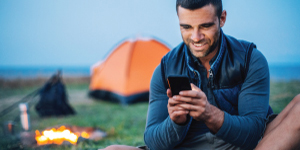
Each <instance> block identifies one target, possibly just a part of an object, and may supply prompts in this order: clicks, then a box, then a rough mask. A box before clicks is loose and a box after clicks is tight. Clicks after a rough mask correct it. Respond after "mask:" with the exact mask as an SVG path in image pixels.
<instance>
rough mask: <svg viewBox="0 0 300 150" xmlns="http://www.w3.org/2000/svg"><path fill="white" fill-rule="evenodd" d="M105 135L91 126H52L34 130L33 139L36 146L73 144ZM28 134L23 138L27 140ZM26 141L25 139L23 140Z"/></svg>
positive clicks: (99, 138)
mask: <svg viewBox="0 0 300 150" xmlns="http://www.w3.org/2000/svg"><path fill="white" fill-rule="evenodd" d="M105 136H106V133H105V132H103V131H101V130H99V129H95V128H92V127H78V126H60V127H53V128H49V129H46V130H43V131H39V130H36V131H35V141H36V143H37V145H38V146H41V145H48V144H57V145H62V144H73V145H76V144H77V143H78V142H80V141H83V140H86V139H89V140H101V139H102V138H103V137H105ZM28 137H29V136H28V135H27V136H26V135H25V136H24V137H23V139H24V140H26V139H27V140H28ZM25 142H26V141H25Z"/></svg>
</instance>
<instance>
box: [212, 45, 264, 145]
mask: <svg viewBox="0 0 300 150" xmlns="http://www.w3.org/2000/svg"><path fill="white" fill-rule="evenodd" d="M269 91H270V76H269V68H268V63H267V61H266V59H265V57H264V56H263V54H262V53H261V52H259V51H258V50H257V49H253V52H252V55H251V60H250V63H249V70H248V74H247V77H246V79H245V82H244V83H243V85H242V87H241V91H240V94H239V97H238V113H239V115H238V116H233V115H230V114H228V113H226V112H225V114H224V123H223V125H222V127H221V128H220V130H219V131H218V132H217V133H216V135H217V136H218V137H220V138H222V139H223V140H224V141H226V142H228V143H232V144H234V145H237V146H240V147H241V148H243V149H254V148H255V147H256V145H257V143H258V141H259V139H260V138H261V136H262V134H263V132H264V129H265V121H266V116H267V112H268V108H269Z"/></svg>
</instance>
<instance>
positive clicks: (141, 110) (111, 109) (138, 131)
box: [0, 80, 300, 149]
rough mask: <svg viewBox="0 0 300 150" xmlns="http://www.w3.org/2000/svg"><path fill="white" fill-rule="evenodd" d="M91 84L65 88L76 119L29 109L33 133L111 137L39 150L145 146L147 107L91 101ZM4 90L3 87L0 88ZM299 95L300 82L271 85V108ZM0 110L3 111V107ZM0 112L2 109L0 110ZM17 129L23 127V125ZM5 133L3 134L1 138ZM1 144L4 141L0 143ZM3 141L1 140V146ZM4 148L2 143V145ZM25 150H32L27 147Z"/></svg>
mask: <svg viewBox="0 0 300 150" xmlns="http://www.w3.org/2000/svg"><path fill="white" fill-rule="evenodd" d="M88 83H89V82H88V80H85V81H82V82H75V83H74V82H68V83H67V84H66V85H67V86H66V88H67V92H68V95H69V103H70V105H71V106H72V107H73V108H74V109H75V111H76V112H77V114H76V115H73V116H66V117H48V118H40V117H39V116H38V114H37V113H36V111H35V110H34V107H32V108H31V109H30V117H31V127H32V129H33V130H32V132H33V131H34V130H43V129H45V128H47V127H51V126H57V125H76V126H85V127H86V126H89V127H90V126H92V127H97V128H100V129H102V130H104V131H106V132H107V133H108V136H107V137H106V138H104V139H102V140H100V141H90V140H89V141H83V142H80V143H79V144H78V145H76V146H73V145H71V146H57V145H48V146H44V147H39V148H36V149H98V148H104V147H106V146H108V145H112V144H124V145H131V146H139V145H144V141H143V132H144V129H145V123H146V115H147V108H148V103H139V104H134V105H128V106H121V105H119V104H115V103H108V102H104V101H96V100H93V99H90V98H88V96H87V92H88ZM0 87H1V86H0ZM37 87H38V86H37V85H35V86H30V87H26V86H24V87H21V88H6V89H5V90H9V91H10V92H9V93H6V92H3V91H1V90H3V88H0V93H1V94H4V95H3V96H2V97H0V105H1V104H2V103H4V101H5V100H8V99H9V98H10V97H13V96H16V95H20V96H19V97H16V98H21V97H22V96H25V95H26V94H28V93H30V92H29V91H33V90H34V89H35V88H37ZM299 91H300V81H290V82H271V93H270V105H271V107H272V108H273V110H274V111H275V112H276V113H279V112H280V111H281V110H282V109H283V108H284V107H285V106H286V105H287V104H288V103H289V102H290V100H292V98H293V97H294V96H295V95H296V94H298V93H299ZM0 108H1V107H0ZM0 111H1V109H0ZM16 115H19V112H18V110H16V111H15V112H12V114H10V115H7V116H5V117H3V118H0V122H1V124H3V122H4V121H6V120H11V118H14V117H15V116H16ZM17 127H20V125H19V126H18V125H17ZM1 133H2V132H0V134H1ZM0 141H1V139H0ZM3 141H4V140H2V143H5V142H3ZM0 145H1V142H0ZM7 146H10V148H20V147H19V146H20V145H18V143H17V142H15V141H14V139H8V140H6V145H3V144H2V147H1V146H0V149H5V148H8V147H7ZM26 149H32V147H29V148H28V147H27V148H26Z"/></svg>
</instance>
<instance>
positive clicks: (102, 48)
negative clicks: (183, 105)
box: [0, 0, 300, 67]
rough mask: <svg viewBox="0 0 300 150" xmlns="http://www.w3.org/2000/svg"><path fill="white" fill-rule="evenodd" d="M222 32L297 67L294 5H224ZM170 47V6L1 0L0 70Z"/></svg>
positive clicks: (113, 0)
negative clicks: (128, 48)
mask: <svg viewBox="0 0 300 150" xmlns="http://www.w3.org/2000/svg"><path fill="white" fill-rule="evenodd" d="M223 5H224V9H226V10H227V21H226V23H225V26H224V28H223V31H224V33H225V34H228V35H232V36H234V37H236V38H238V39H244V40H248V41H252V42H254V43H255V44H256V45H257V46H258V49H259V50H260V51H261V52H262V53H263V54H264V55H265V57H266V58H267V60H268V62H269V64H298V65H299V64H300V50H299V46H300V30H299V27H300V19H299V18H300V17H299V16H300V1H299V0H288V1H283V0H272V1H271V0H268V1H266V0H263V1H262V0H251V1H250V0H224V2H223ZM139 36H146V37H156V38H158V39H160V40H162V41H163V42H164V43H167V44H168V46H170V47H171V48H174V47H175V46H176V45H177V44H179V43H180V42H181V41H182V40H181V35H180V31H179V24H178V19H177V15H176V10H175V0H110V1H104V0H88V1H82V0H43V1H40V0H26V1H20V0H19V1H18V0H1V1H0V67H1V66H90V65H92V64H94V63H96V62H97V61H99V60H101V59H103V58H105V57H104V56H105V55H106V54H107V53H109V51H111V50H112V48H113V47H115V46H116V44H118V43H119V42H120V41H122V40H124V39H126V38H128V37H139Z"/></svg>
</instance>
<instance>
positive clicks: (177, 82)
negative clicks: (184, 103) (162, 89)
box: [168, 75, 191, 95]
mask: <svg viewBox="0 0 300 150" xmlns="http://www.w3.org/2000/svg"><path fill="white" fill-rule="evenodd" d="M168 84H169V88H170V89H171V91H172V95H179V92H180V91H184V90H191V84H190V82H189V78H188V77H187V76H182V75H176V76H174V75H172V76H168Z"/></svg>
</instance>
